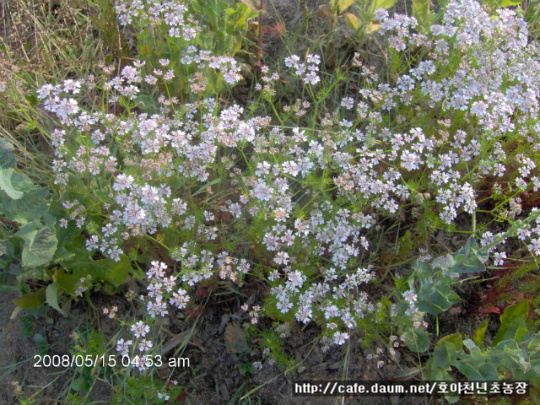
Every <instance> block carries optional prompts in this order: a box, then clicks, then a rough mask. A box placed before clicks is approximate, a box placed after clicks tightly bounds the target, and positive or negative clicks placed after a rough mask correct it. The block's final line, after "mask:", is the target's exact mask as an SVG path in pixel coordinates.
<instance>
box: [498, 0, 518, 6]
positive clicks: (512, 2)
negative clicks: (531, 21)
mask: <svg viewBox="0 0 540 405" xmlns="http://www.w3.org/2000/svg"><path fill="white" fill-rule="evenodd" d="M497 3H498V6H499V7H511V6H519V5H520V4H521V3H523V0H499V1H498V2H497Z"/></svg>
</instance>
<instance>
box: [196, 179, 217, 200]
mask: <svg viewBox="0 0 540 405" xmlns="http://www.w3.org/2000/svg"><path fill="white" fill-rule="evenodd" d="M218 183H221V179H220V178H218V179H214V180H212V181H211V182H209V183H206V184H205V185H204V186H202V187H201V188H200V189H198V190H197V191H195V193H193V194H191V196H192V197H195V196H196V195H197V194H200V193H202V192H203V191H204V190H206V189H207V188H208V187H211V186H213V185H214V184H218Z"/></svg>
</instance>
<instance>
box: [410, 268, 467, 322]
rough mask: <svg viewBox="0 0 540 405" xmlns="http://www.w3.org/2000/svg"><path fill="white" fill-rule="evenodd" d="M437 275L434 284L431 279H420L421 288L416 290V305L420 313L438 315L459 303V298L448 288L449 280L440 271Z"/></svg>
mask: <svg viewBox="0 0 540 405" xmlns="http://www.w3.org/2000/svg"><path fill="white" fill-rule="evenodd" d="M438 274H439V276H438V277H436V281H435V282H433V280H432V279H431V277H426V278H423V279H420V284H421V287H420V289H419V290H418V303H417V307H418V309H419V310H420V311H423V312H427V313H429V314H438V313H441V312H444V311H446V310H447V309H448V308H450V307H451V306H452V305H455V304H457V303H458V302H459V296H458V295H457V294H456V293H455V292H454V291H452V289H451V288H450V282H451V280H449V279H448V277H445V276H443V274H442V273H441V272H440V271H439V272H438Z"/></svg>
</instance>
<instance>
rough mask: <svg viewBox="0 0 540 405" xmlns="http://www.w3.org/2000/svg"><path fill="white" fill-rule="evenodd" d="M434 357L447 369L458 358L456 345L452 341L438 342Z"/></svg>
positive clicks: (440, 365)
mask: <svg viewBox="0 0 540 405" xmlns="http://www.w3.org/2000/svg"><path fill="white" fill-rule="evenodd" d="M433 357H434V358H435V361H436V362H437V364H438V365H439V367H441V368H442V369H444V370H446V369H448V368H449V367H450V364H452V363H453V362H454V361H455V360H456V359H457V352H456V347H455V346H454V345H453V344H452V343H450V342H442V344H440V345H439V344H437V346H435V349H434V350H433Z"/></svg>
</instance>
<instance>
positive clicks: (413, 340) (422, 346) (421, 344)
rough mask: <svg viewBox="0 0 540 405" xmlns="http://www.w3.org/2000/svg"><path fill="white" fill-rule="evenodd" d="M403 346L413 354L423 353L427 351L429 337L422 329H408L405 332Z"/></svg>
mask: <svg viewBox="0 0 540 405" xmlns="http://www.w3.org/2000/svg"><path fill="white" fill-rule="evenodd" d="M405 344H406V345H407V347H408V348H409V349H410V350H412V351H413V352H417V353H421V352H425V351H426V350H427V349H429V336H428V334H427V332H426V331H425V330H424V329H422V328H410V329H409V330H407V332H405Z"/></svg>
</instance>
